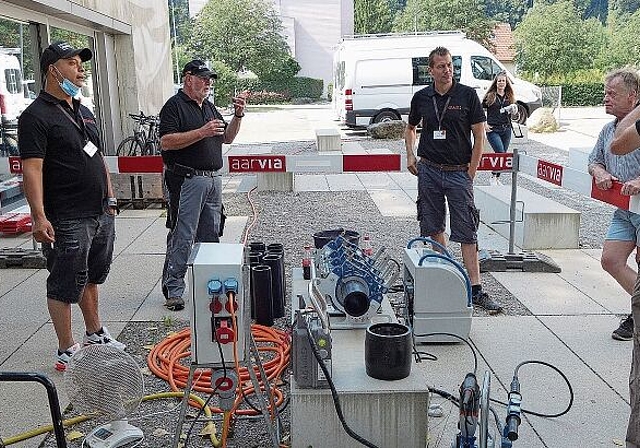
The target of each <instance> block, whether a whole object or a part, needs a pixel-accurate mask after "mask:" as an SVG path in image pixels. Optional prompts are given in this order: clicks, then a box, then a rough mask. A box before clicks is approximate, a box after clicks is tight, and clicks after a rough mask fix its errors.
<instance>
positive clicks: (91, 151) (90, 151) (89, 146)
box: [82, 140, 98, 157]
mask: <svg viewBox="0 0 640 448" xmlns="http://www.w3.org/2000/svg"><path fill="white" fill-rule="evenodd" d="M82 149H83V151H84V152H86V153H87V155H88V156H89V157H93V155H94V154H95V153H96V151H97V150H98V148H97V147H96V145H94V144H93V142H92V141H91V140H89V141H88V142H87V144H86V145H84V148H82Z"/></svg>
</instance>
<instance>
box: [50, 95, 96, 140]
mask: <svg viewBox="0 0 640 448" xmlns="http://www.w3.org/2000/svg"><path fill="white" fill-rule="evenodd" d="M56 106H57V107H58V109H60V110H61V111H62V113H64V116H65V117H67V118H68V119H69V121H70V122H71V123H73V125H74V126H75V127H76V128H77V129H78V130H79V131H80V133H81V134H82V138H83V139H84V142H85V143H87V142H88V141H89V137H87V130H86V128H85V124H84V119H83V120H82V126H80V125H79V124H78V122H77V121H76V120H75V119H74V118H73V117H72V116H71V114H70V113H69V111H68V110H66V109H65V108H64V107H62V106H61V105H60V103H58V104H56ZM80 116H82V114H80Z"/></svg>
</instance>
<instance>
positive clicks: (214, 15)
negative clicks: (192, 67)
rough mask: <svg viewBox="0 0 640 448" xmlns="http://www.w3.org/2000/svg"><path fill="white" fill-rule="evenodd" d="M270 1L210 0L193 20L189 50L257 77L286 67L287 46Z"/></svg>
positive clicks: (279, 22)
mask: <svg viewBox="0 0 640 448" xmlns="http://www.w3.org/2000/svg"><path fill="white" fill-rule="evenodd" d="M282 29H283V28H282V22H281V21H280V18H279V17H278V15H277V14H276V12H275V10H274V8H273V4H272V2H265V1H262V0H215V1H209V2H208V3H207V4H205V6H204V8H202V10H201V11H200V13H199V14H198V15H197V16H196V18H195V23H194V26H193V29H192V34H191V40H190V41H189V47H190V49H191V51H192V53H193V54H194V55H198V56H200V57H201V58H202V59H205V60H216V61H222V62H224V63H225V64H226V65H228V66H229V68H231V69H232V70H234V71H235V72H238V71H240V70H242V69H248V70H251V71H253V72H254V73H255V74H256V75H258V76H259V77H262V76H264V75H268V74H269V72H271V71H274V70H278V69H280V68H281V67H282V66H283V65H285V64H288V61H289V59H290V58H291V56H290V55H289V46H288V45H287V42H286V41H285V38H284V37H283V35H282Z"/></svg>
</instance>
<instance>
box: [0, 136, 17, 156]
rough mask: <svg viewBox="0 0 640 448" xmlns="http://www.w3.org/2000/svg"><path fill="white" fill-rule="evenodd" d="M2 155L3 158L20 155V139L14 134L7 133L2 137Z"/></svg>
mask: <svg viewBox="0 0 640 448" xmlns="http://www.w3.org/2000/svg"><path fill="white" fill-rule="evenodd" d="M0 154H2V155H3V156H17V155H20V151H18V137H17V136H16V135H14V134H9V133H5V134H3V135H2V148H1V150H0Z"/></svg>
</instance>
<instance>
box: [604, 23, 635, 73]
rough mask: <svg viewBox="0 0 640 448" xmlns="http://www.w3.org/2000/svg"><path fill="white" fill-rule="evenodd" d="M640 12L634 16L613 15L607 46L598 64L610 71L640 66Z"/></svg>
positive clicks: (608, 30) (609, 24)
mask: <svg viewBox="0 0 640 448" xmlns="http://www.w3.org/2000/svg"><path fill="white" fill-rule="evenodd" d="M638 36H640V11H637V12H635V13H634V14H623V15H622V16H615V15H612V16H611V17H610V18H609V23H608V27H607V37H608V40H607V45H606V46H603V47H602V51H601V53H600V55H599V57H598V59H597V61H596V64H597V65H598V66H599V67H601V68H603V69H605V70H610V69H613V68H619V67H624V66H628V65H630V66H640V41H639V40H638Z"/></svg>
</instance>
